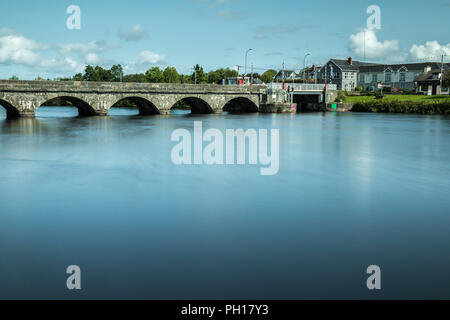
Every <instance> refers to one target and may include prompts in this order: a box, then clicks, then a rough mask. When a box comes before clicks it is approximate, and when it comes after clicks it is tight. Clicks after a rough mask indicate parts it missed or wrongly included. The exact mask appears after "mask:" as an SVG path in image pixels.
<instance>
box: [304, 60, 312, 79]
mask: <svg viewBox="0 0 450 320" xmlns="http://www.w3.org/2000/svg"><path fill="white" fill-rule="evenodd" d="M310 55H311V54H310V53H307V54H305V57H304V58H303V82H305V83H306V79H305V72H306V58H307V57H308V56H310Z"/></svg>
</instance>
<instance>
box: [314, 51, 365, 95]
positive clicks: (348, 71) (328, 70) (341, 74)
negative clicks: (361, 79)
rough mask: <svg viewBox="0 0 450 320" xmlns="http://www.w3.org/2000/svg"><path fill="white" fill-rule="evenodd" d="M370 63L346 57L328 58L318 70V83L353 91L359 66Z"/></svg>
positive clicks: (356, 83) (356, 82) (356, 84)
mask: <svg viewBox="0 0 450 320" xmlns="http://www.w3.org/2000/svg"><path fill="white" fill-rule="evenodd" d="M365 65H370V63H366V62H360V61H356V60H353V59H352V58H351V57H350V58H348V59H346V60H345V59H330V60H329V61H328V62H327V63H326V64H325V65H324V66H323V67H322V68H320V70H319V76H318V78H319V79H318V80H319V83H328V84H335V85H337V88H338V90H345V91H353V90H355V88H356V87H357V86H358V74H359V68H360V67H361V66H365Z"/></svg>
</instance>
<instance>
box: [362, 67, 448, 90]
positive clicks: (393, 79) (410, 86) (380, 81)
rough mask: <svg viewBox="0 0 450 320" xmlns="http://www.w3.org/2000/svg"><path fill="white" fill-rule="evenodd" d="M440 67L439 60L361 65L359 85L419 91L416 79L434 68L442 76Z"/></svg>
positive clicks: (369, 88) (363, 87) (364, 88)
mask: <svg viewBox="0 0 450 320" xmlns="http://www.w3.org/2000/svg"><path fill="white" fill-rule="evenodd" d="M443 66H444V71H445V70H448V67H449V66H448V64H447V63H444V65H443ZM440 69H441V64H440V63H437V62H423V63H405V64H388V65H383V64H379V65H368V66H361V67H360V68H359V77H358V86H360V87H361V88H362V89H363V90H374V89H377V88H378V87H380V86H383V87H388V88H390V89H391V90H393V91H398V90H408V91H413V90H415V91H417V89H418V86H417V81H416V79H417V78H419V76H421V75H423V74H427V73H429V72H430V71H431V70H434V71H435V76H437V77H440V76H441V75H440ZM436 71H437V73H438V75H437V74H436Z"/></svg>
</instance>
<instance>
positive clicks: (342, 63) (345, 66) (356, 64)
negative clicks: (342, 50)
mask: <svg viewBox="0 0 450 320" xmlns="http://www.w3.org/2000/svg"><path fill="white" fill-rule="evenodd" d="M330 61H331V62H332V63H334V64H335V65H337V66H338V67H339V68H340V69H341V70H342V71H358V70H359V68H360V67H362V66H372V65H374V66H376V64H374V63H369V62H361V61H357V60H353V61H352V64H350V63H349V62H348V59H330Z"/></svg>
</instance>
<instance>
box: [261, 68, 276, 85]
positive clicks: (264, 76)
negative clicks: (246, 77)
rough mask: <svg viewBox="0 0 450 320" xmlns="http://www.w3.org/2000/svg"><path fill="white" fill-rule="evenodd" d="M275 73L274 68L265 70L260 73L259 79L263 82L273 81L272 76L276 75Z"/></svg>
mask: <svg viewBox="0 0 450 320" xmlns="http://www.w3.org/2000/svg"><path fill="white" fill-rule="evenodd" d="M276 74H277V71H276V70H273V69H270V70H267V71H266V72H264V73H263V74H262V75H261V80H262V81H263V82H264V83H270V82H272V81H273V78H274V77H275V76H276Z"/></svg>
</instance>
